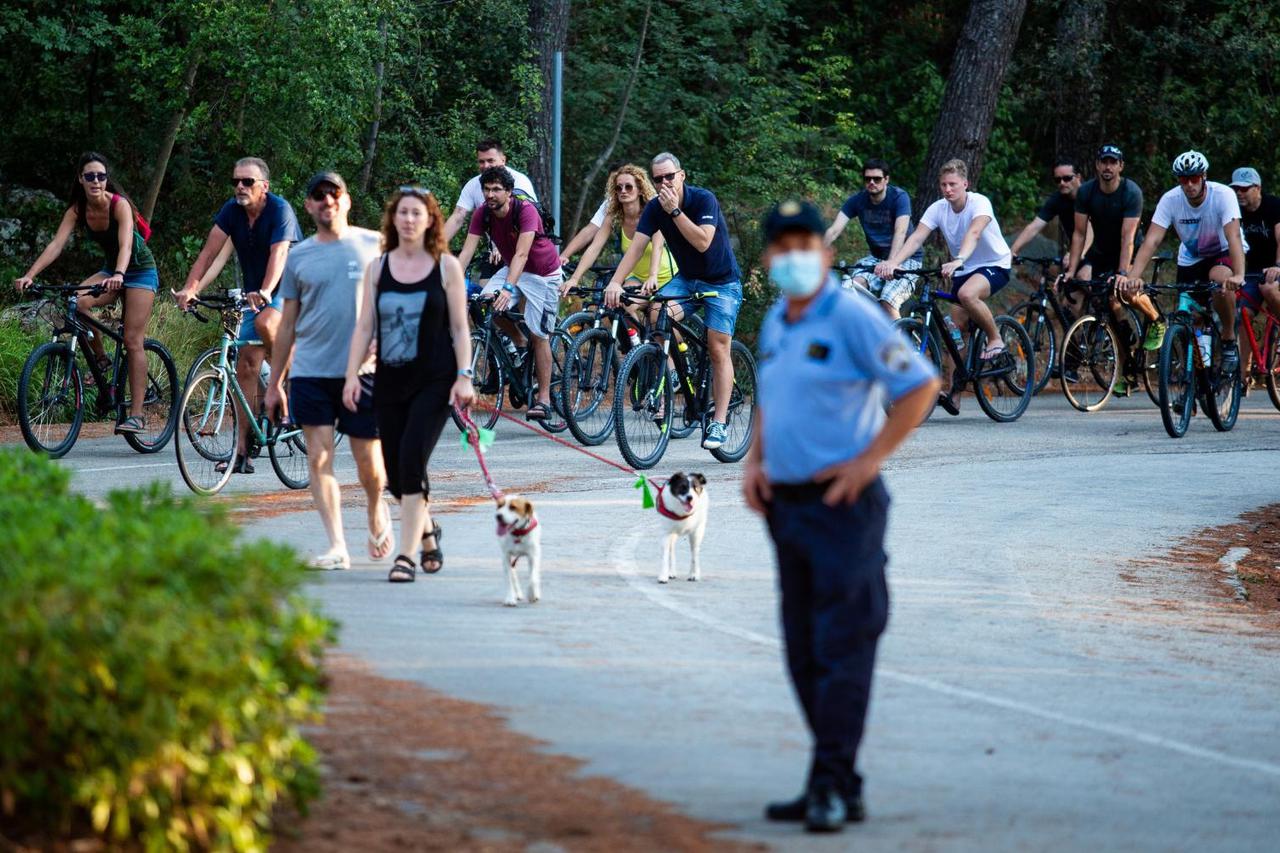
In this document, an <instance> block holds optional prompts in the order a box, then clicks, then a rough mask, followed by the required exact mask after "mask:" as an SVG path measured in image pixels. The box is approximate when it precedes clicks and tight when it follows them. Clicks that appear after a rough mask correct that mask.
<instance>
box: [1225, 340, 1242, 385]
mask: <svg viewBox="0 0 1280 853" xmlns="http://www.w3.org/2000/svg"><path fill="white" fill-rule="evenodd" d="M1239 369H1240V347H1239V346H1237V345H1236V342H1235V341H1223V342H1222V374H1223V375H1224V376H1230V375H1231V374H1233V373H1235V372H1236V371H1238V370H1239Z"/></svg>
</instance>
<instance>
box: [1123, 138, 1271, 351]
mask: <svg viewBox="0 0 1280 853" xmlns="http://www.w3.org/2000/svg"><path fill="white" fill-rule="evenodd" d="M1208 171H1209V161H1208V160H1207V159H1205V156H1204V155H1203V154H1201V153H1200V152H1199V151H1186V152H1184V153H1182V154H1179V155H1178V156H1177V158H1175V159H1174V161H1173V174H1175V175H1176V176H1177V177H1178V186H1176V187H1174V188H1173V189H1171V190H1169V191H1168V192H1167V193H1165V194H1164V195H1163V196H1161V197H1160V202H1159V203H1158V204H1157V205H1156V212H1155V213H1154V214H1152V216H1151V225H1150V226H1149V227H1148V228H1147V236H1146V239H1145V240H1143V242H1142V248H1140V249H1139V250H1138V254H1137V256H1136V257H1135V258H1134V259H1133V265H1132V266H1131V267H1129V271H1130V272H1131V273H1133V275H1131V276H1120V277H1119V278H1118V279H1117V280H1116V283H1117V286H1118V287H1119V289H1120V292H1121V293H1123V294H1125V295H1132V294H1135V293H1138V292H1139V291H1141V290H1142V285H1143V280H1142V272H1143V270H1145V269H1146V267H1147V264H1148V263H1149V262H1150V261H1151V257H1152V255H1154V254H1155V253H1156V250H1157V249H1159V248H1160V243H1161V241H1163V240H1164V235H1165V234H1166V233H1167V232H1168V230H1169V227H1170V226H1173V228H1174V229H1175V230H1176V231H1177V232H1178V241H1179V244H1180V245H1179V246H1178V279H1177V280H1178V283H1179V284H1185V283H1190V282H1203V281H1213V282H1217V283H1218V284H1219V285H1221V287H1220V289H1218V290H1215V291H1213V294H1212V297H1211V299H1212V304H1213V310H1214V312H1215V313H1216V314H1217V315H1218V321H1219V322H1220V323H1221V325H1222V372H1223V373H1224V374H1230V373H1232V372H1234V371H1235V370H1236V368H1237V367H1239V365H1240V348H1239V346H1237V344H1236V291H1237V290H1239V289H1240V286H1241V285H1242V284H1244V271H1245V257H1244V256H1245V252H1247V251H1248V246H1247V245H1246V244H1245V241H1244V237H1243V236H1242V235H1241V233H1240V202H1239V201H1238V200H1237V199H1236V194H1235V192H1234V191H1233V190H1232V189H1231V187H1228V186H1227V185H1225V184H1220V183H1218V182H1217V181H1210V180H1208V179H1207V177H1206V173H1207V172H1208ZM1191 296H1192V297H1193V298H1195V299H1196V301H1198V302H1199V303H1200V304H1201V305H1203V304H1205V299H1206V297H1207V296H1208V294H1206V293H1203V292H1201V293H1192V294H1191Z"/></svg>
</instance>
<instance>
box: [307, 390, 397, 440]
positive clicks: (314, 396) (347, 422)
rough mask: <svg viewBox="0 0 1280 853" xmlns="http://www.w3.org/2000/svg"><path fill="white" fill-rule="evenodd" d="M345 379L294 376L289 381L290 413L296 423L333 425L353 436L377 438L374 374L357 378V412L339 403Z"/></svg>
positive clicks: (344, 433)
mask: <svg viewBox="0 0 1280 853" xmlns="http://www.w3.org/2000/svg"><path fill="white" fill-rule="evenodd" d="M343 384H344V380H342V379H332V378H328V377H323V378H316V377H310V376H294V377H293V378H291V379H290V380H289V413H290V415H291V417H292V419H293V422H294V423H295V424H297V425H298V426H304V427H308V426H335V425H336V427H337V429H338V432H340V433H342V434H343V435H348V436H350V437H352V438H377V437H378V422H377V420H376V419H375V418H374V416H373V376H371V375H370V376H361V377H360V404H359V408H358V410H357V411H354V412H353V411H351V410H350V409H348V408H347V407H346V406H344V405H342V386H343Z"/></svg>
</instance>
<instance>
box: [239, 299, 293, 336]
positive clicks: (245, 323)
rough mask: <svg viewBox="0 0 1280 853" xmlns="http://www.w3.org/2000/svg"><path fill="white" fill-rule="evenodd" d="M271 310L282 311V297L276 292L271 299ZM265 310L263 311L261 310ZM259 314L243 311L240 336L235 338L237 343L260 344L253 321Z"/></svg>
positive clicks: (247, 310)
mask: <svg viewBox="0 0 1280 853" xmlns="http://www.w3.org/2000/svg"><path fill="white" fill-rule="evenodd" d="M269 307H271V308H274V309H276V310H277V311H283V310H284V297H283V296H281V295H280V291H279V290H277V291H276V293H275V296H273V297H271V304H270V306H269ZM263 310H265V309H263ZM259 313H260V312H258V311H253V310H250V309H245V312H244V319H243V320H241V321H240V336H239V337H237V338H236V342H237V343H261V341H262V339H261V338H260V337H259V336H258V330H257V329H256V328H254V325H253V321H254V320H256V319H257V318H258V314H259Z"/></svg>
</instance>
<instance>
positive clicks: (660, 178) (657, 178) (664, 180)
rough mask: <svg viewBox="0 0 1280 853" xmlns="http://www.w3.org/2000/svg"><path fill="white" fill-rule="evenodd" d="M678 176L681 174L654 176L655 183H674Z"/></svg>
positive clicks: (672, 173) (668, 173)
mask: <svg viewBox="0 0 1280 853" xmlns="http://www.w3.org/2000/svg"><path fill="white" fill-rule="evenodd" d="M677 174H679V172H667V173H666V174H665V175H654V176H653V182H654V183H655V184H665V183H667V182H668V181H670V182H672V183H674V182H675V179H676V175H677Z"/></svg>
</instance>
